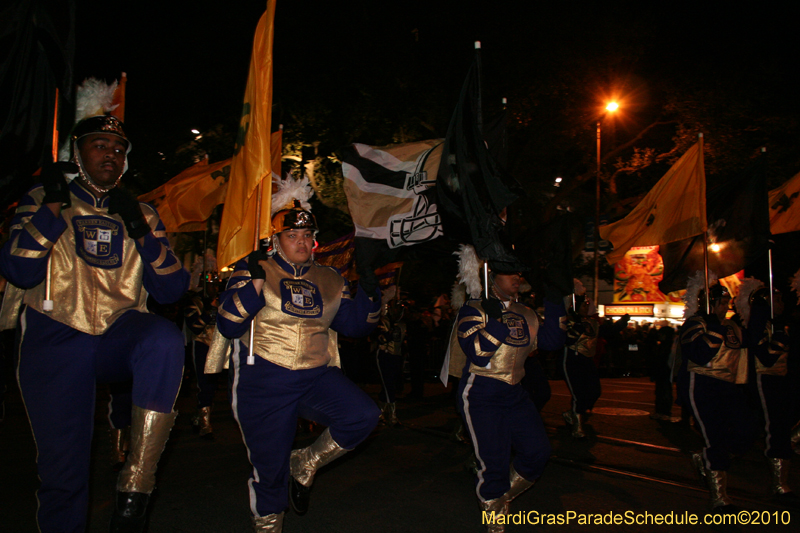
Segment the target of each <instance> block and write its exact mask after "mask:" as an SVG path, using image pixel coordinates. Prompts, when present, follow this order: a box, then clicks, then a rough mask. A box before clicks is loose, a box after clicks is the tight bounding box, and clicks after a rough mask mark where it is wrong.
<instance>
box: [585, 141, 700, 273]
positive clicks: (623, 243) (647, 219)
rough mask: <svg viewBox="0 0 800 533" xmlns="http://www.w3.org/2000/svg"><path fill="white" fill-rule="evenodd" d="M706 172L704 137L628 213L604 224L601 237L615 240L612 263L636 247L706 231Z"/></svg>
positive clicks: (684, 237)
mask: <svg viewBox="0 0 800 533" xmlns="http://www.w3.org/2000/svg"><path fill="white" fill-rule="evenodd" d="M706 228H707V223H706V174H705V168H704V166H703V140H702V138H701V139H700V141H699V142H698V143H697V144H695V145H694V146H692V147H691V148H689V150H687V152H686V153H685V154H683V157H681V158H680V159H679V160H678V161H677V162H676V163H675V164H674V165H672V168H670V169H669V170H668V171H667V173H666V174H664V176H663V177H662V178H661V179H660V180H658V183H656V184H655V186H654V187H653V188H652V189H651V190H650V192H649V193H647V195H646V196H645V197H644V198H643V199H642V201H641V202H639V205H637V206H636V207H635V208H634V209H633V211H631V212H630V213H628V216H626V217H625V218H623V219H622V220H619V221H617V222H614V223H613V224H609V225H607V226H601V227H600V237H601V238H602V239H605V240H607V241H611V243H612V244H613V245H614V250H613V251H611V252H609V253H607V254H606V259H607V260H608V262H609V263H610V264H612V265H613V264H615V263H617V262H618V261H620V260H621V259H622V258H623V257H625V252H627V251H628V250H629V249H630V248H631V247H633V246H655V245H659V244H666V243H668V242H673V241H679V240H681V239H686V238H688V237H692V236H694V235H699V234H701V233H703V232H704V231H706Z"/></svg>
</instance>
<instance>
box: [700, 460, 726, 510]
mask: <svg viewBox="0 0 800 533" xmlns="http://www.w3.org/2000/svg"><path fill="white" fill-rule="evenodd" d="M706 481H707V483H708V494H709V496H711V502H710V503H711V505H710V507H711V510H712V511H715V510H720V509H721V508H723V507H727V506H732V505H733V502H732V501H731V499H730V498H729V497H728V473H727V472H725V471H724V470H708V469H706Z"/></svg>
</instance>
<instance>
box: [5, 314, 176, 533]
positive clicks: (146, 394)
mask: <svg viewBox="0 0 800 533" xmlns="http://www.w3.org/2000/svg"><path fill="white" fill-rule="evenodd" d="M24 313H25V314H24V317H23V327H22V342H21V346H20V361H19V370H18V379H19V387H20V390H21V391H22V397H23V400H24V401H25V408H26V409H27V411H28V418H29V419H30V422H31V428H32V429H33V435H34V438H35V439H36V447H37V450H38V456H37V468H38V473H39V478H40V480H41V486H40V488H39V491H38V492H37V497H38V499H39V511H38V514H37V518H38V522H39V528H40V529H41V531H42V533H51V532H74V533H83V532H84V531H85V530H86V516H87V508H88V496H89V460H90V455H91V444H92V430H93V428H94V408H95V390H96V384H97V383H113V382H122V381H126V380H130V379H132V380H133V388H132V398H133V403H134V404H135V405H137V406H139V407H142V408H144V409H149V410H152V411H158V412H161V413H169V412H171V411H172V408H173V405H174V403H175V398H176V396H177V395H178V389H179V387H180V384H181V376H182V373H183V336H182V335H181V332H180V331H179V330H178V328H177V327H176V326H175V324H173V323H172V322H170V321H169V320H166V319H164V318H161V317H159V316H157V315H152V314H147V313H140V312H138V311H129V312H127V313H125V314H124V315H122V316H121V317H119V318H118V319H117V320H116V321H115V322H114V324H112V325H111V327H110V328H109V329H108V330H107V331H106V332H105V333H104V334H102V335H88V334H86V333H83V332H80V331H77V330H75V329H72V328H70V327H68V326H65V325H64V324H61V323H59V322H56V321H55V320H52V319H51V318H49V317H47V316H45V315H43V314H41V313H38V312H37V311H34V310H33V309H30V308H28V309H26V310H25V312H24Z"/></svg>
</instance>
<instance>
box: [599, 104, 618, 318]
mask: <svg viewBox="0 0 800 533" xmlns="http://www.w3.org/2000/svg"><path fill="white" fill-rule="evenodd" d="M617 109H619V104H618V103H617V102H609V103H608V105H606V108H605V113H603V114H602V115H600V118H599V119H597V176H596V180H595V191H594V193H595V209H594V290H593V295H594V304H595V305H597V304H598V303H599V302H598V301H597V297H598V290H599V287H598V285H599V283H600V256H599V255H598V254H599V249H600V123H601V122H602V121H603V117H605V116H606V115H607V114H609V113H613V112H614V111H616V110H617Z"/></svg>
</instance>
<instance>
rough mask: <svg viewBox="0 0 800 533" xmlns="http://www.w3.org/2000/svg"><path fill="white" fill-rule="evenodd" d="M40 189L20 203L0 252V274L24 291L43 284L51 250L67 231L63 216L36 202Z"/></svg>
mask: <svg viewBox="0 0 800 533" xmlns="http://www.w3.org/2000/svg"><path fill="white" fill-rule="evenodd" d="M40 188H41V187H39V186H37V187H34V188H33V189H31V191H29V192H28V194H26V195H25V196H24V197H23V198H22V200H20V203H19V207H17V211H16V213H15V214H14V217H13V219H12V220H11V231H10V235H9V239H8V241H6V243H5V244H4V245H3V248H2V250H0V272H1V273H2V274H3V276H4V277H5V278H6V279H7V280H8V281H10V282H11V283H13V284H14V285H16V286H18V287H21V288H23V289H30V288H32V287H35V286H37V285H39V284H40V283H41V282H42V281H44V278H45V274H46V272H47V259H48V257H49V256H50V251H51V250H52V249H53V245H55V243H56V241H58V238H59V237H60V236H61V234H62V233H64V230H65V229H67V223H66V222H65V221H64V219H63V218H62V217H60V216H59V217H56V216H55V215H53V212H52V211H50V209H48V208H47V207H42V206H40V205H39V203H38V202H37V201H36V200H34V197H33V196H32V195H31V193H32V192H34V191H35V190H37V189H40ZM37 196H40V195H37Z"/></svg>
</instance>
